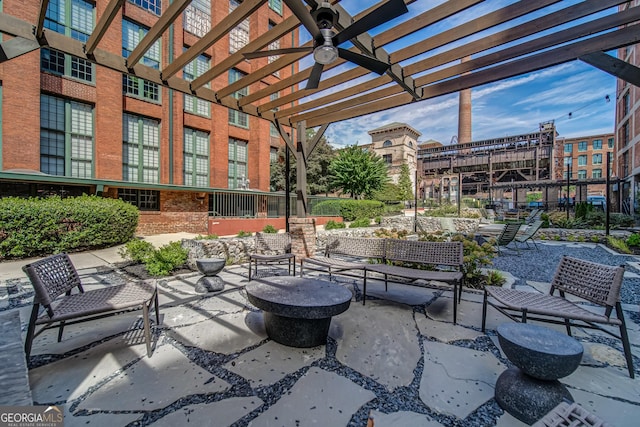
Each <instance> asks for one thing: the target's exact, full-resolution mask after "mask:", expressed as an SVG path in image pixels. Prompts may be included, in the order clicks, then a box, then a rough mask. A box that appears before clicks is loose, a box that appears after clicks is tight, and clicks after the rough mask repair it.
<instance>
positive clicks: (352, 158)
mask: <svg viewBox="0 0 640 427" xmlns="http://www.w3.org/2000/svg"><path fill="white" fill-rule="evenodd" d="M329 172H330V174H331V175H332V185H333V187H334V188H340V189H342V191H343V192H344V193H349V194H351V197H355V198H360V197H362V196H364V197H365V198H367V199H370V198H372V197H373V194H374V193H375V192H376V191H379V190H381V189H382V188H383V187H384V185H385V184H386V183H387V182H388V181H389V176H388V175H387V165H386V163H385V162H384V160H383V159H382V157H380V156H378V155H376V154H375V153H374V152H372V151H365V150H363V149H362V148H361V147H358V146H357V145H352V146H349V147H347V148H345V149H343V150H341V151H340V152H339V153H338V155H337V156H336V158H334V159H333V161H332V162H331V165H330V166H329Z"/></svg>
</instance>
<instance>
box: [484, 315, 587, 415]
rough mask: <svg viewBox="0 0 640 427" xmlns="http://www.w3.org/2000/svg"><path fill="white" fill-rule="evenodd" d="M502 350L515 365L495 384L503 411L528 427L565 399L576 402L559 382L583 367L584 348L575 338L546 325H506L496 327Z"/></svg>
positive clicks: (496, 393)
mask: <svg viewBox="0 0 640 427" xmlns="http://www.w3.org/2000/svg"><path fill="white" fill-rule="evenodd" d="M497 332H498V340H499V342H500V347H502V350H503V351H504V353H505V355H506V356H507V358H508V359H509V360H510V361H511V362H512V363H513V364H514V365H515V366H516V367H514V368H509V369H507V370H506V371H504V372H503V373H502V374H501V375H500V377H499V378H498V380H497V381H496V388H495V398H496V401H497V402H498V404H499V405H500V407H501V408H502V409H504V410H505V411H507V412H508V413H509V414H511V415H513V416H514V417H516V418H517V419H519V420H520V421H522V422H525V423H527V424H529V425H531V424H533V423H535V422H536V421H537V420H539V419H540V418H542V417H543V416H544V415H545V414H546V413H547V412H549V411H550V410H552V409H553V408H555V407H556V406H557V405H558V404H559V403H560V402H562V401H563V400H565V399H566V400H571V401H573V397H572V396H571V393H569V390H567V388H566V387H565V386H564V385H563V384H561V383H560V381H558V379H559V378H563V377H566V376H567V375H570V374H572V373H573V372H574V371H575V370H576V369H577V368H578V366H579V365H580V361H581V360H582V353H583V352H584V348H583V347H582V344H580V343H579V342H578V341H577V340H576V339H575V338H572V337H570V336H569V335H565V334H562V333H560V332H557V331H554V330H553V329H549V328H547V327H544V326H538V325H532V324H529V323H504V324H502V325H500V326H498V328H497Z"/></svg>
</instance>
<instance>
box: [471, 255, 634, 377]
mask: <svg viewBox="0 0 640 427" xmlns="http://www.w3.org/2000/svg"><path fill="white" fill-rule="evenodd" d="M623 274H624V267H615V266H610V265H602V264H598V263H594V262H589V261H584V260H581V259H577V258H572V257H569V256H566V255H565V256H563V257H562V259H561V260H560V264H559V265H558V268H557V269H556V272H555V275H554V277H553V281H552V282H551V289H550V292H549V294H540V293H534V292H527V291H522V290H518V289H509V288H502V287H498V286H485V288H484V300H483V306H482V331H483V332H484V330H485V326H486V319H487V305H491V306H492V307H495V308H496V309H497V310H498V311H500V312H501V313H502V314H504V315H505V316H507V317H509V318H510V319H512V320H515V321H521V322H523V323H526V322H527V320H538V321H542V322H548V323H555V324H560V325H562V324H564V325H565V326H566V328H567V334H569V335H571V327H572V326H574V327H582V328H591V329H598V330H600V331H603V332H605V333H607V334H609V335H611V336H613V337H615V338H617V339H619V340H621V341H622V347H623V349H624V355H625V358H626V360H627V368H628V370H629V376H630V377H631V378H634V371H633V356H632V355H631V348H630V346H629V336H628V334H627V327H626V324H625V321H624V315H623V312H622V306H621V304H620V290H621V288H622V279H623ZM556 290H557V291H558V292H559V294H560V295H559V296H558V295H554V292H555V291H556ZM567 294H569V295H573V296H577V297H578V298H581V299H584V300H586V301H585V302H589V303H591V304H593V305H595V306H596V307H597V308H598V310H593V309H587V308H584V305H582V304H578V303H574V302H572V301H569V300H568V299H566V295H567ZM589 308H591V307H589ZM614 309H615V313H616V316H615V317H611V314H612V311H613V310H614ZM530 314H533V316H530ZM600 325H610V326H617V327H619V329H620V334H619V335H617V334H615V333H614V332H611V331H610V330H608V329H605V328H603V327H602V326H600Z"/></svg>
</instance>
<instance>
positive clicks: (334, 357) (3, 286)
mask: <svg viewBox="0 0 640 427" xmlns="http://www.w3.org/2000/svg"><path fill="white" fill-rule="evenodd" d="M187 236H188V235H187ZM180 238H181V236H175V235H169V236H162V237H157V238H156V239H155V243H154V244H156V245H158V246H160V245H162V244H165V243H167V242H168V241H171V240H173V241H176V240H180ZM552 243H553V244H554V245H556V243H555V242H552ZM72 259H75V260H74V262H76V263H77V264H76V265H77V266H78V267H79V268H81V274H82V277H83V279H84V280H85V281H87V282H88V283H90V285H89V286H105V284H106V282H110V281H114V280H115V281H116V282H117V281H118V280H124V279H123V278H122V277H121V276H119V275H118V273H117V272H113V271H109V270H108V268H109V267H113V264H115V263H117V262H120V261H121V260H122V259H121V257H120V255H119V254H118V248H110V249H106V250H101V251H93V252H88V253H83V254H73V255H72ZM26 262H29V260H26V261H24V262H10V263H6V262H3V263H2V264H1V265H0V310H6V309H8V308H9V306H10V304H11V306H12V307H13V306H17V307H16V308H11V310H16V311H18V312H19V313H20V316H21V321H22V323H23V329H24V325H26V323H27V321H28V316H29V312H30V311H31V308H30V303H29V298H31V297H30V295H31V293H30V292H31V290H30V286H29V285H28V282H27V281H26V278H25V276H24V273H23V272H22V271H21V269H20V268H21V265H23V264H25V263H26ZM638 265H640V264H638ZM630 268H632V267H630ZM220 276H221V277H222V278H223V280H224V281H225V289H224V291H222V292H218V293H213V294H206V295H201V294H197V293H195V292H194V290H193V288H194V285H195V282H197V280H198V278H199V277H200V275H199V274H198V273H197V272H194V273H192V274H185V275H181V276H179V277H175V278H169V279H161V280H158V288H159V290H160V301H161V314H162V316H163V320H164V324H163V325H162V327H161V328H159V329H157V330H156V337H157V343H158V344H157V348H156V350H155V352H154V354H153V356H152V357H151V358H148V357H147V356H146V347H145V345H144V339H143V337H142V334H141V331H140V329H138V328H139V327H140V318H139V313H132V314H128V315H123V316H116V317H112V318H106V319H102V320H100V321H99V323H97V322H95V323H93V322H92V323H83V324H79V325H73V326H69V327H67V328H65V334H64V337H63V341H62V342H61V343H57V340H56V331H55V330H54V331H47V332H45V333H43V334H42V335H40V336H38V337H37V338H36V340H35V341H34V350H33V354H34V357H35V358H36V359H39V360H41V362H40V364H42V366H40V367H37V368H33V369H31V370H30V372H29V376H30V385H31V389H32V394H33V398H34V401H35V402H36V403H37V404H57V405H60V406H63V407H64V409H65V424H66V425H67V426H72V427H73V426H80V425H83V426H84V425H89V426H107V425H109V426H110V427H115V426H121V425H122V426H124V425H127V424H129V423H132V422H135V421H136V420H140V421H137V422H138V423H140V425H156V426H173V425H186V424H190V425H209V424H211V422H212V420H215V425H231V424H233V423H238V425H247V424H250V425H255V426H266V425H285V426H289V425H290V426H297V425H300V426H308V425H327V426H341V425H347V424H348V423H350V422H351V423H352V424H353V425H359V426H360V425H363V424H364V423H365V422H366V416H367V415H368V414H371V416H372V417H373V418H374V420H375V426H376V427H380V426H427V427H432V426H438V425H441V423H442V425H451V423H452V419H454V418H452V417H455V420H458V421H456V422H457V423H459V424H460V425H483V426H484V425H487V426H489V425H497V426H500V427H519V426H521V425H524V424H522V423H520V422H519V421H518V420H516V419H515V418H513V417H512V416H511V415H509V414H507V413H505V414H503V415H501V416H497V418H496V419H495V420H494V421H493V422H491V421H487V420H485V419H482V421H479V419H478V418H473V417H477V415H474V414H475V413H474V412H473V411H475V410H476V409H477V408H479V407H482V408H485V407H487V406H488V407H489V408H490V409H491V410H490V411H488V412H491V413H493V414H496V410H497V411H499V407H498V406H497V404H496V403H495V401H494V399H493V393H494V391H493V387H494V385H495V380H496V378H497V376H498V375H499V374H500V373H501V372H502V371H503V370H504V369H506V366H505V365H503V364H502V363H501V362H500V361H499V360H498V359H497V358H496V357H495V356H494V354H493V353H492V352H491V351H487V349H488V348H487V345H488V346H489V349H492V348H493V346H492V344H491V342H490V341H489V340H486V339H483V337H486V336H488V337H489V338H490V340H491V341H493V342H494V343H495V344H496V346H497V347H498V348H499V345H498V343H497V339H496V335H495V328H496V327H497V325H499V324H501V323H505V322H510V320H509V319H508V318H506V317H505V316H503V315H502V314H500V313H498V312H497V311H495V310H493V309H491V308H490V311H489V316H488V324H487V327H488V330H487V334H483V333H481V332H480V322H481V313H482V294H481V293H471V292H464V293H463V301H462V303H461V304H460V305H459V313H458V314H459V317H458V320H459V325H457V326H454V325H452V308H453V300H452V294H451V292H441V291H434V290H433V289H428V288H418V287H414V286H406V285H398V284H393V285H390V286H389V290H388V291H384V285H383V283H382V282H381V281H379V280H371V281H370V286H369V289H368V294H369V295H370V296H371V299H369V300H367V304H366V306H362V305H361V301H360V300H358V301H356V300H354V301H353V302H352V304H351V307H350V308H349V310H347V311H346V312H344V313H343V314H341V315H339V316H336V317H334V319H333V321H332V325H331V329H330V333H329V336H330V340H329V343H328V344H327V345H326V346H320V347H316V348H312V349H292V348H288V347H285V346H282V345H280V344H277V343H275V342H273V341H271V340H269V339H268V338H267V335H266V332H265V330H264V322H263V319H262V313H261V312H260V311H259V310H257V309H255V307H252V306H251V305H250V304H249V303H248V302H247V300H246V296H245V294H244V292H243V287H244V285H245V284H246V283H247V268H246V266H228V267H226V268H225V270H224V271H223V272H222V273H221V274H220ZM324 279H325V280H326V279H327V278H326V277H324ZM515 279H516V278H514V280H513V281H512V282H511V283H515ZM336 281H337V282H338V283H340V284H342V285H343V286H346V287H347V288H349V289H354V287H355V288H358V289H360V290H361V286H362V283H361V280H357V279H351V278H349V279H344V278H338V279H337V280H336ZM9 286H12V287H13V288H12V290H11V292H9V291H8V289H9ZM509 286H511V285H509ZM521 288H523V289H529V290H531V291H535V292H540V291H545V289H548V284H544V283H538V282H530V283H528V284H527V285H525V286H522V287H521ZM16 292H17V293H16ZM354 294H356V295H357V292H356V293H354ZM16 295H20V297H19V298H16ZM624 308H625V310H630V311H633V312H635V313H637V310H638V307H637V305H625V307H624ZM626 314H629V313H626ZM627 323H628V329H629V334H630V337H631V343H632V351H633V353H634V355H635V358H636V361H637V360H638V358H639V357H640V324H638V323H637V318H635V317H633V316H627ZM546 326H550V327H554V326H552V325H546ZM557 328H558V330H559V331H561V332H565V331H564V327H563V326H562V325H560V326H558V327H557ZM23 334H24V330H23ZM574 336H575V337H576V338H577V339H578V340H579V341H581V342H582V343H583V344H584V346H585V356H584V358H583V361H582V364H581V366H580V367H579V368H578V369H577V370H576V372H574V373H573V374H571V375H570V376H568V377H566V378H563V379H561V382H562V383H564V384H566V385H567V386H568V388H569V390H570V392H571V394H572V395H573V397H574V398H575V399H576V401H577V402H578V403H580V404H581V405H582V406H584V407H585V408H586V409H588V410H589V411H591V412H593V413H595V414H597V415H598V416H600V417H601V418H603V419H605V420H607V421H608V422H610V423H612V424H613V425H617V426H622V427H625V426H635V424H636V420H637V419H638V418H640V379H639V378H637V379H630V378H629V376H628V373H627V369H626V363H625V361H624V359H623V358H622V353H621V351H620V349H619V348H621V345H619V344H618V343H617V342H616V341H615V340H603V339H602V337H604V336H606V335H603V334H601V333H599V332H597V331H591V330H586V329H585V330H583V329H581V328H578V329H576V330H575V331H574ZM174 340H175V341H174ZM610 343H613V344H612V345H614V346H613V347H612V346H611V345H609V344H610ZM469 346H471V347H473V348H467V347H469ZM496 354H497V353H496ZM46 358H51V360H53V361H51V362H47V361H46ZM416 375H418V377H417V378H416ZM406 389H411V391H412V393H414V394H413V396H415V397H414V400H413V401H411V399H408V400H407V401H403V402H400V401H398V400H394V399H395V396H397V394H398V393H400V394H401V395H402V394H403V393H404V392H403V390H406ZM262 397H267V398H266V399H262ZM496 408H498V409H496ZM70 410H73V414H72V413H70V412H69V411H70ZM479 412H482V411H479ZM498 414H499V412H498ZM493 416H496V415H493ZM443 417H444V418H443ZM238 420H241V421H238ZM470 420H471V421H470ZM151 421H153V422H151Z"/></svg>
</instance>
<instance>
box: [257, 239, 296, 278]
mask: <svg viewBox="0 0 640 427" xmlns="http://www.w3.org/2000/svg"><path fill="white" fill-rule="evenodd" d="M282 261H287V262H288V264H289V274H291V266H292V265H293V275H294V276H295V275H296V256H295V255H294V254H292V253H291V235H290V234H289V233H260V232H258V233H256V236H255V252H254V253H252V254H249V280H251V270H252V269H254V268H255V274H258V263H260V264H273V263H278V264H279V263H280V262H282Z"/></svg>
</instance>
